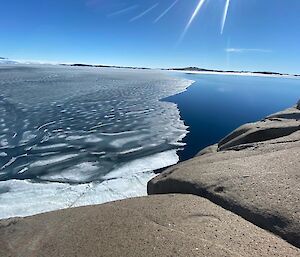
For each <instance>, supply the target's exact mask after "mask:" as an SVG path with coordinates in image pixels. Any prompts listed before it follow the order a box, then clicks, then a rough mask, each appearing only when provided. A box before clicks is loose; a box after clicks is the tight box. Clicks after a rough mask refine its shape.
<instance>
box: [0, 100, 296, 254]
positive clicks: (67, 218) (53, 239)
mask: <svg viewBox="0 0 300 257" xmlns="http://www.w3.org/2000/svg"><path fill="white" fill-rule="evenodd" d="M299 172H300V102H299V103H298V105H297V106H295V107H292V108H289V109H287V110H285V111H282V112H279V113H276V114H273V115H270V116H268V117H266V118H265V119H264V120H262V121H259V122H256V123H251V124H246V125H244V126H242V127H240V128H238V129H237V130H235V131H234V132H232V133H231V134H230V135H228V136H227V137H225V138H224V139H223V140H221V141H220V142H219V144H217V145H214V146H211V147H208V148H206V149H204V150H202V151H201V152H200V153H199V154H198V156H196V157H194V158H193V159H191V160H188V161H186V162H183V163H180V164H178V165H175V166H173V167H170V168H168V169H167V170H165V171H164V172H163V173H161V174H160V175H158V176H157V177H156V178H154V179H153V180H151V181H150V182H149V183H148V194H150V196H147V197H141V198H133V199H127V200H123V201H117V202H112V203H107V204H103V205H97V206H87V207H79V208H72V209H66V210H61V211H55V212H49V213H45V214H40V215H35V216H32V217H27V218H14V219H8V220H3V221H0V256H22V257H26V256H30V257H31V256H39V257H40V256H300V249H299V247H300V204H299V200H300V188H299V182H300V177H299V175H300V174H299ZM152 194H155V195H152Z"/></svg>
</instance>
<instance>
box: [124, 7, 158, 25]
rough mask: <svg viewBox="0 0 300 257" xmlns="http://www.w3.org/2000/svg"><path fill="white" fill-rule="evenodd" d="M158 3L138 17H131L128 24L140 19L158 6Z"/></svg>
mask: <svg viewBox="0 0 300 257" xmlns="http://www.w3.org/2000/svg"><path fill="white" fill-rule="evenodd" d="M158 4H159V3H156V4H155V5H153V6H151V7H150V8H149V9H147V10H146V11H144V12H142V13H141V14H139V15H138V16H135V17H133V18H132V19H131V20H130V22H133V21H136V20H138V19H140V18H142V17H143V16H144V15H146V14H147V13H148V12H150V11H152V10H153V9H154V8H156V7H157V6H158Z"/></svg>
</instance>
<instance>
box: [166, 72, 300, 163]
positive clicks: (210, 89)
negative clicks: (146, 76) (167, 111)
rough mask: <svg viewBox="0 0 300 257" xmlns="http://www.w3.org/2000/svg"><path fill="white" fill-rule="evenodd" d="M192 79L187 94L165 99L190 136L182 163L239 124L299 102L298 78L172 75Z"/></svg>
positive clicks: (299, 84) (181, 157) (299, 87)
mask: <svg viewBox="0 0 300 257" xmlns="http://www.w3.org/2000/svg"><path fill="white" fill-rule="evenodd" d="M175 76H177V77H181V78H185V79H190V80H194V81H195V83H194V84H193V85H191V86H190V87H189V88H188V90H187V91H185V92H183V93H180V94H177V95H174V96H171V97H168V98H166V99H165V100H166V101H170V102H174V103H176V104H177V105H178V108H179V110H180V113H181V117H182V119H183V120H184V121H185V124H186V125H187V126H189V131H190V133H189V134H188V135H187V136H186V137H185V138H184V140H183V141H184V142H185V143H187V145H186V146H185V148H184V150H182V151H179V156H180V159H181V160H186V159H189V158H191V157H193V156H194V155H195V154H197V153H198V152H199V151H200V150H201V149H203V148H204V147H206V146H208V145H211V144H215V143H216V142H218V141H219V140H220V139H222V138H223V137H224V136H225V135H227V134H228V133H230V132H231V131H232V130H233V129H235V128H237V127H239V126H240V125H242V124H244V123H247V122H252V121H257V120H260V119H262V118H263V117H265V116H266V115H269V114H271V113H274V112H277V111H280V110H283V109H285V108H288V107H291V106H292V105H295V103H296V102H297V101H298V100H299V99H300V80H299V79H297V78H275V77H248V76H228V75H202V74H201V75H200V74H175Z"/></svg>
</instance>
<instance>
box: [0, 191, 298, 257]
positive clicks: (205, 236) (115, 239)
mask: <svg viewBox="0 0 300 257" xmlns="http://www.w3.org/2000/svg"><path fill="white" fill-rule="evenodd" d="M0 246H1V247H0V249H1V250H0V255H1V256H5V257H13V256H22V257H46V256H47V257H51V256H55V257H60V256H65V257H67V256H72V257H73V256H78V257H81V256H82V257H85V256H89V257H93V256H112V257H118V256H120V257H126V256H130V257H134V256H137V257H140V256H176V257H177V256H183V257H186V256H189V257H190V256H300V250H299V249H297V248H295V247H293V246H292V245H290V244H288V243H287V242H285V241H284V240H282V239H280V238H278V237H276V236H274V235H272V234H270V233H269V232H267V231H265V230H263V229H261V228H259V227H257V226H255V225H253V224H251V223H249V222H247V221H246V220H244V219H243V218H241V217H239V216H237V215H235V214H233V213H231V212H229V211H226V210H224V209H223V208H221V207H219V206H217V205H215V204H213V203H211V202H210V201H208V200H206V199H204V198H201V197H197V196H192V195H161V196H149V197H145V198H135V199H129V200H124V201H118V202H114V203H108V204H104V205H98V206H89V207H80V208H74V209H67V210H62V211H56V212H51V213H46V214H40V215H36V216H32V217H27V218H23V219H11V220H6V221H1V222H0Z"/></svg>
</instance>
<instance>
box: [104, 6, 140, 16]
mask: <svg viewBox="0 0 300 257" xmlns="http://www.w3.org/2000/svg"><path fill="white" fill-rule="evenodd" d="M137 7H138V5H133V6H130V7H127V8H125V9H122V10H119V11H116V12H113V13H111V14H109V15H107V17H113V16H116V15H120V14H123V13H126V12H128V11H131V10H133V9H136V8H137Z"/></svg>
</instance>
